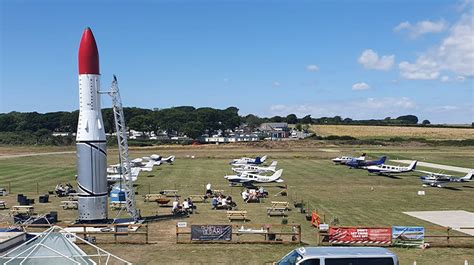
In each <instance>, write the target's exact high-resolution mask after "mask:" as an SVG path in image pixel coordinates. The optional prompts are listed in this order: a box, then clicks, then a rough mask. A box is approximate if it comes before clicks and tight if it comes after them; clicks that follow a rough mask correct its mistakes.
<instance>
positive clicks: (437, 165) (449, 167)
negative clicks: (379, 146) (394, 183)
mask: <svg viewBox="0 0 474 265" xmlns="http://www.w3.org/2000/svg"><path fill="white" fill-rule="evenodd" d="M390 161H393V162H398V163H403V164H410V163H411V162H413V160H390ZM417 165H419V166H422V167H431V168H436V169H443V170H449V171H456V172H461V173H469V171H471V170H474V169H472V168H465V167H455V166H446V165H440V164H434V163H428V162H420V161H418V163H417Z"/></svg>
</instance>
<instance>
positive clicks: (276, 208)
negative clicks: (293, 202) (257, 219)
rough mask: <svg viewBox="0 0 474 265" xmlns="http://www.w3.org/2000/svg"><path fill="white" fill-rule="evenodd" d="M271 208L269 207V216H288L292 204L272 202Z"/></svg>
mask: <svg viewBox="0 0 474 265" xmlns="http://www.w3.org/2000/svg"><path fill="white" fill-rule="evenodd" d="M271 205H272V206H271V207H267V214H268V216H287V215H288V214H287V211H288V209H289V206H290V204H289V203H288V202H281V201H272V202H271Z"/></svg>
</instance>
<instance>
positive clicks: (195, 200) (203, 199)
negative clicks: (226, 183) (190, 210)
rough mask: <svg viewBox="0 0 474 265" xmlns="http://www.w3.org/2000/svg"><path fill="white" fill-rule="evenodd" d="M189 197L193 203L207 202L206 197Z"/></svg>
mask: <svg viewBox="0 0 474 265" xmlns="http://www.w3.org/2000/svg"><path fill="white" fill-rule="evenodd" d="M188 197H189V198H190V199H191V200H192V201H193V203H205V202H207V199H206V195H189V196H188Z"/></svg>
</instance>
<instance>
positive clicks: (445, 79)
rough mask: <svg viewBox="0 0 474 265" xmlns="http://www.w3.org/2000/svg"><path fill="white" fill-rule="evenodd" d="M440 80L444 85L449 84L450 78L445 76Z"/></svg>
mask: <svg viewBox="0 0 474 265" xmlns="http://www.w3.org/2000/svg"><path fill="white" fill-rule="evenodd" d="M440 80H441V82H444V83H446V82H449V76H447V75H443V76H442V77H441V78H440Z"/></svg>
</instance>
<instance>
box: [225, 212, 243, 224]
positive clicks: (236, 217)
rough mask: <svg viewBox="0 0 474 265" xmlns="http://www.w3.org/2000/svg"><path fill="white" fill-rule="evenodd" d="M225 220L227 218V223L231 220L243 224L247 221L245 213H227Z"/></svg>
mask: <svg viewBox="0 0 474 265" xmlns="http://www.w3.org/2000/svg"><path fill="white" fill-rule="evenodd" d="M227 218H229V222H232V220H243V221H244V222H245V221H247V211H227Z"/></svg>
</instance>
